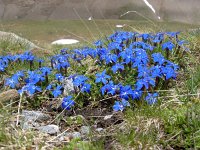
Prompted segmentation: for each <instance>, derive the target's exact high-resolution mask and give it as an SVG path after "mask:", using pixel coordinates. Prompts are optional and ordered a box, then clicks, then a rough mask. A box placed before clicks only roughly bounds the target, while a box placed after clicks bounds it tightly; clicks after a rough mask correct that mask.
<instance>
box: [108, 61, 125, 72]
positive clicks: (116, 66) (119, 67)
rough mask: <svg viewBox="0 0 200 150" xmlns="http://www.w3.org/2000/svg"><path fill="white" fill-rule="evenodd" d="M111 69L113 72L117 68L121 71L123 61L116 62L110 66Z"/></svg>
mask: <svg viewBox="0 0 200 150" xmlns="http://www.w3.org/2000/svg"><path fill="white" fill-rule="evenodd" d="M111 70H112V71H113V73H116V72H117V71H118V70H119V71H122V70H124V65H123V63H116V64H115V65H114V66H112V68H111Z"/></svg>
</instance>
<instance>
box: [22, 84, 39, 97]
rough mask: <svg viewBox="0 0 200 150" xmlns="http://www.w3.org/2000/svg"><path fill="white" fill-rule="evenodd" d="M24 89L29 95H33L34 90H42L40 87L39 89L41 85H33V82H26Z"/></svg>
mask: <svg viewBox="0 0 200 150" xmlns="http://www.w3.org/2000/svg"><path fill="white" fill-rule="evenodd" d="M25 89H26V90H27V92H28V93H29V94H30V95H33V94H34V93H35V92H37V91H38V92H41V91H42V89H41V87H39V86H36V85H34V84H27V85H26V88H25Z"/></svg>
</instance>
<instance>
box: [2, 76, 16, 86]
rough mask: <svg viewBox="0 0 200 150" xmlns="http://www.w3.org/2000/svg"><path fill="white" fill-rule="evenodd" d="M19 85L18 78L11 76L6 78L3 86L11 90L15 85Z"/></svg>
mask: <svg viewBox="0 0 200 150" xmlns="http://www.w3.org/2000/svg"><path fill="white" fill-rule="evenodd" d="M17 84H19V81H18V78H17V77H16V76H13V77H11V78H7V79H6V83H5V85H7V86H9V87H11V88H13V89H14V88H15V87H16V85H17Z"/></svg>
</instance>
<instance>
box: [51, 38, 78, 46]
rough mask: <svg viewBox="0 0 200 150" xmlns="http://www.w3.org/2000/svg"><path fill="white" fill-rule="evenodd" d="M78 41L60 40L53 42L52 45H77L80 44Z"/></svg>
mask: <svg viewBox="0 0 200 150" xmlns="http://www.w3.org/2000/svg"><path fill="white" fill-rule="evenodd" d="M78 42H79V41H78V40H75V39H60V40H56V41H54V42H52V43H51V44H52V45H69V44H75V43H78Z"/></svg>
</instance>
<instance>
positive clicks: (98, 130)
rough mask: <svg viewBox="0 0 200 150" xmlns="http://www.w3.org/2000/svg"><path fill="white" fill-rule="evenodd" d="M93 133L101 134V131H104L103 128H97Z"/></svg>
mask: <svg viewBox="0 0 200 150" xmlns="http://www.w3.org/2000/svg"><path fill="white" fill-rule="evenodd" d="M95 131H97V132H99V133H101V132H103V131H104V129H103V128H97V129H96V130H95Z"/></svg>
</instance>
